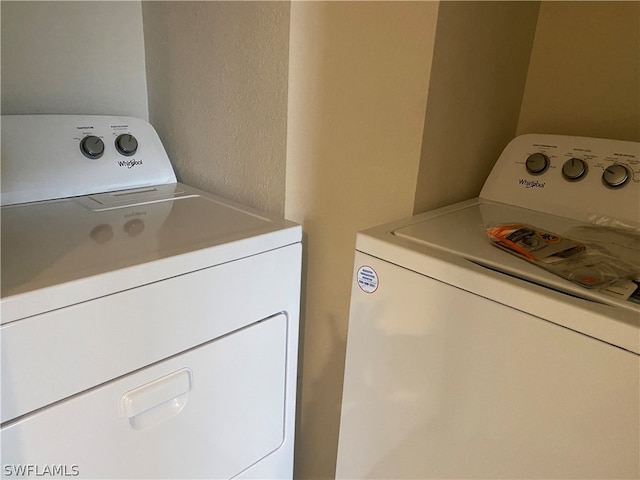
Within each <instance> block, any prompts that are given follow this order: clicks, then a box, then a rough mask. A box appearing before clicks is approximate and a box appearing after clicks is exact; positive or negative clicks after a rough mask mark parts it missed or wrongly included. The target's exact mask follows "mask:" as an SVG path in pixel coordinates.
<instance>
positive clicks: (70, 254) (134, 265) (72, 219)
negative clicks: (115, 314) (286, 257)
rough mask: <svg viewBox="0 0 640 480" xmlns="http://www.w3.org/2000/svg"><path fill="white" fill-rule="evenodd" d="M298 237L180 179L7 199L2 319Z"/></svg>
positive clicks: (292, 229) (282, 224) (288, 226)
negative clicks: (50, 197) (18, 201)
mask: <svg viewBox="0 0 640 480" xmlns="http://www.w3.org/2000/svg"><path fill="white" fill-rule="evenodd" d="M300 240H301V229H300V227H299V226H297V225H295V224H293V223H292V222H288V221H286V220H282V219H277V218H270V217H267V216H265V214H263V213H260V212H256V211H253V210H251V209H249V208H246V207H241V206H239V205H237V204H235V203H232V202H229V201H226V200H223V199H221V198H219V197H216V196H214V195H209V194H206V193H204V192H200V191H198V190H195V189H192V188H190V187H188V186H186V185H181V184H173V185H161V186H158V187H149V188H143V189H136V190H129V191H122V192H113V193H110V194H101V195H95V196H86V197H77V198H70V199H63V200H54V201H46V202H35V203H30V204H22V205H14V206H8V207H3V208H2V323H6V322H9V321H13V320H17V319H20V318H24V317H27V316H31V315H35V314H38V313H43V312H46V311H50V310H53V309H56V308H61V307H64V306H67V305H70V304H74V303H78V302H82V301H86V300H90V299H93V298H96V297H99V296H103V295H108V294H110V293H114V292H117V291H122V290H126V289H129V288H134V287H137V286H139V285H144V284H148V283H151V282H155V281H158V280H162V279H164V278H168V277H172V276H176V275H181V274H184V273H188V272H191V271H194V270H198V269H202V268H207V267H210V266H213V265H217V264H220V263H223V262H229V261H232V260H236V259H238V258H243V257H246V256H249V255H255V254H259V253H262V252H265V251H268V250H272V249H275V248H279V247H282V246H285V245H289V244H292V243H296V242H299V241H300Z"/></svg>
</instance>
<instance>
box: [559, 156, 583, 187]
mask: <svg viewBox="0 0 640 480" xmlns="http://www.w3.org/2000/svg"><path fill="white" fill-rule="evenodd" d="M586 174H587V162H585V161H584V160H582V159H580V158H572V159H570V160H567V161H566V162H564V165H562V176H563V177H564V178H566V179H567V180H569V181H571V182H575V181H577V180H580V179H581V178H584V176H585V175H586Z"/></svg>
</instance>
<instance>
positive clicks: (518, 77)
mask: <svg viewBox="0 0 640 480" xmlns="http://www.w3.org/2000/svg"><path fill="white" fill-rule="evenodd" d="M538 6H539V4H538V2H517V1H516V2H452V1H447V2H441V4H440V11H439V14H438V30H437V33H436V42H435V52H434V58H433V67H432V72H433V73H432V75H431V79H430V82H429V102H428V104H427V111H426V119H425V128H424V140H423V144H422V155H421V162H420V173H419V175H418V179H417V185H416V197H415V207H414V211H415V212H416V213H420V212H423V211H425V210H429V209H432V208H436V207H440V206H443V205H447V204H450V203H455V202H458V201H461V200H465V199H467V198H472V197H474V196H477V195H478V194H479V193H480V190H481V188H482V185H483V183H484V181H485V179H486V178H487V175H488V174H489V172H490V171H491V168H492V167H493V164H494V163H495V161H496V159H497V158H498V156H499V155H500V153H501V152H502V150H503V148H504V147H505V145H506V144H507V143H508V142H509V140H511V139H512V138H513V137H514V136H515V134H516V128H517V124H518V115H519V112H520V103H521V101H522V94H523V91H524V86H525V80H526V77H527V69H528V65H529V58H530V55H531V45H532V43H533V38H534V33H535V28H536V18H537V15H538Z"/></svg>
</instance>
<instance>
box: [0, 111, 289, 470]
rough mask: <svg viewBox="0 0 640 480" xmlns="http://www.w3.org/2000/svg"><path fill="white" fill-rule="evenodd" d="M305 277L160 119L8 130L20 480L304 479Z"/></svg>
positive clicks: (10, 387) (10, 312)
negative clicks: (298, 436)
mask: <svg viewBox="0 0 640 480" xmlns="http://www.w3.org/2000/svg"><path fill="white" fill-rule="evenodd" d="M212 168H215V167H214V163H212ZM300 270H301V228H300V226H298V225H296V224H294V223H291V222H288V221H286V220H283V219H279V218H276V217H274V216H271V215H268V214H266V213H263V212H260V211H257V210H253V209H250V208H247V207H245V206H242V205H239V204H237V203H234V202H231V201H228V200H225V199H222V198H220V197H218V196H215V195H212V194H209V193H206V192H203V191H200V190H197V189H195V188H191V187H189V186H187V185H184V184H182V183H179V182H177V181H176V177H175V175H174V171H173V169H172V166H171V163H170V161H169V158H168V157H167V154H166V152H165V150H164V148H163V146H162V143H161V141H160V139H159V137H158V135H157V133H156V131H155V130H154V129H153V127H152V126H151V125H150V124H149V123H148V122H146V121H144V120H141V119H137V118H132V117H123V116H78V115H24V116H3V117H2V300H1V302H2V303H1V310H0V311H1V314H2V324H1V326H0V335H1V342H2V409H1V413H2V425H1V430H0V439H1V442H2V445H1V452H2V476H3V478H43V477H56V478H60V477H76V478H103V479H104V478H110V479H114V478H129V479H132V478H206V479H214V478H216V479H228V478H291V477H292V465H293V441H294V418H295V398H296V394H295V393H296V370H297V368H296V366H297V346H298V323H299V298H300Z"/></svg>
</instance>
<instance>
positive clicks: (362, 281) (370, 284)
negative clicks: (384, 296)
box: [356, 265, 378, 293]
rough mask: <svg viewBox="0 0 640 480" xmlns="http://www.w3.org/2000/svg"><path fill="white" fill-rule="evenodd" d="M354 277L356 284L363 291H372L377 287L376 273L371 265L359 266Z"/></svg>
mask: <svg viewBox="0 0 640 480" xmlns="http://www.w3.org/2000/svg"><path fill="white" fill-rule="evenodd" d="M356 279H357V281H358V286H359V287H360V289H361V290H362V291H363V292H365V293H373V292H375V291H376V290H377V289H378V274H377V273H376V271H375V270H374V269H373V268H371V267H368V266H366V265H363V266H362V267H360V268H359V269H358V274H357V276H356Z"/></svg>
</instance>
